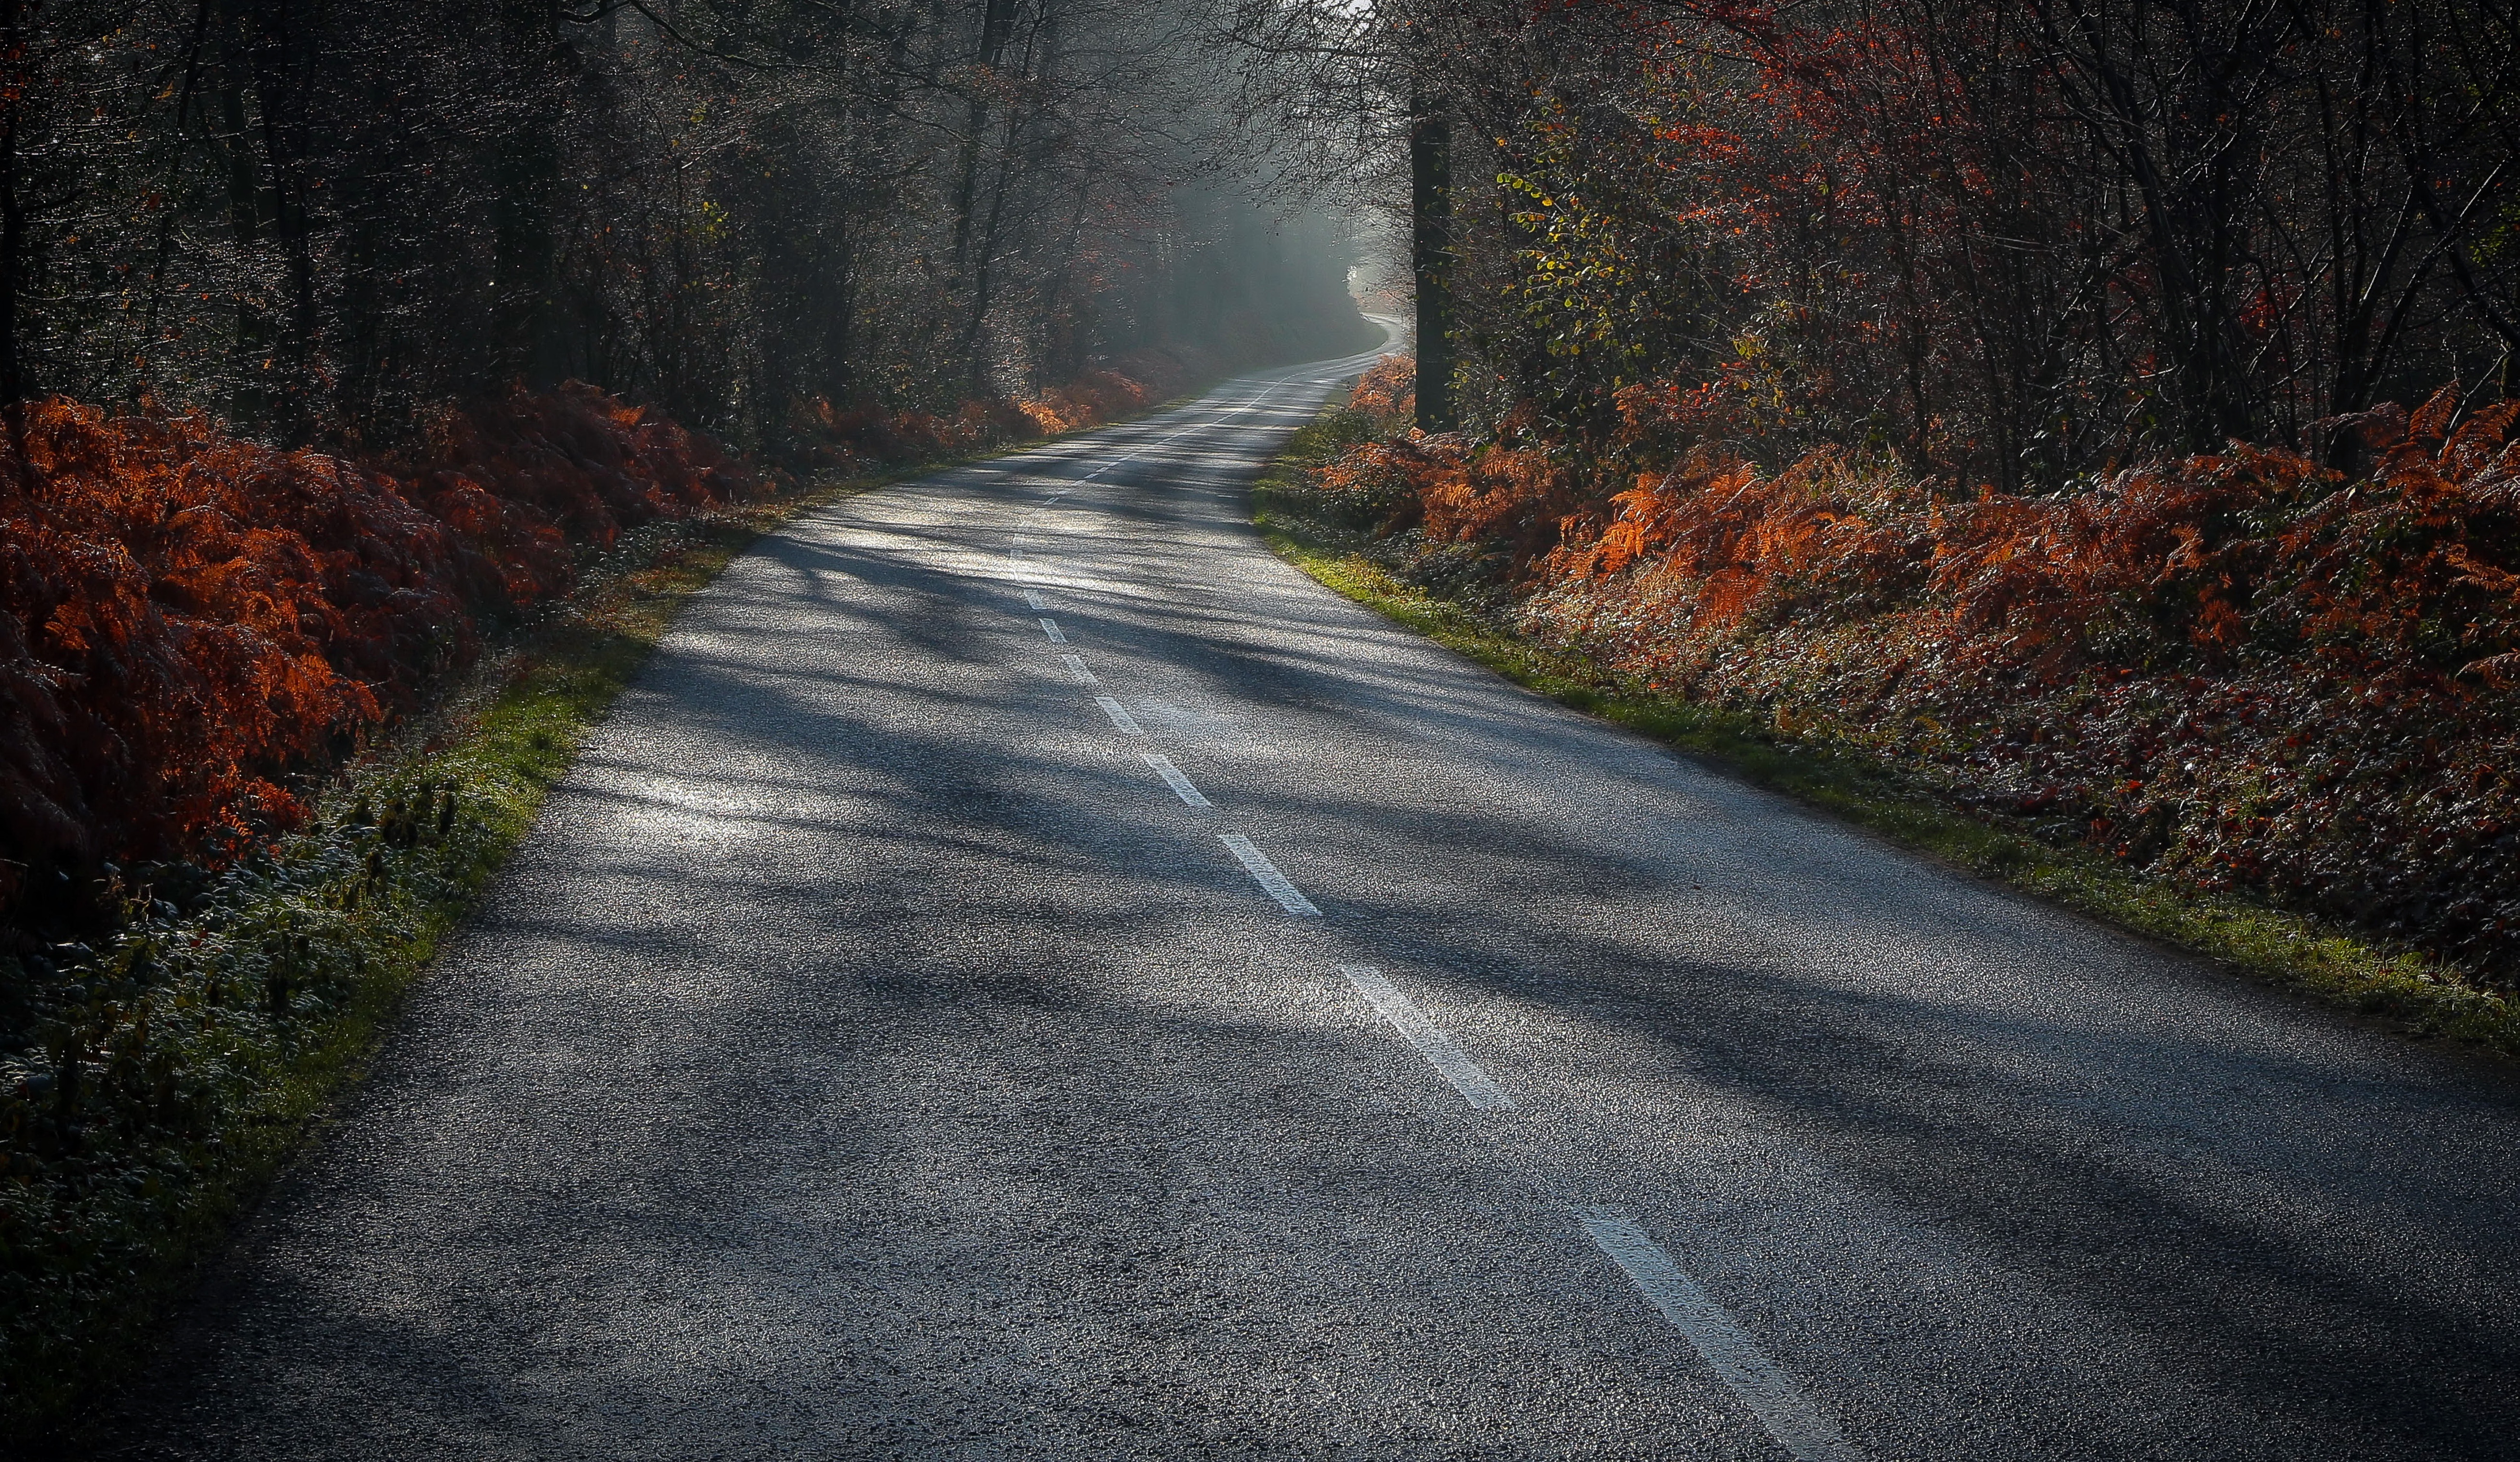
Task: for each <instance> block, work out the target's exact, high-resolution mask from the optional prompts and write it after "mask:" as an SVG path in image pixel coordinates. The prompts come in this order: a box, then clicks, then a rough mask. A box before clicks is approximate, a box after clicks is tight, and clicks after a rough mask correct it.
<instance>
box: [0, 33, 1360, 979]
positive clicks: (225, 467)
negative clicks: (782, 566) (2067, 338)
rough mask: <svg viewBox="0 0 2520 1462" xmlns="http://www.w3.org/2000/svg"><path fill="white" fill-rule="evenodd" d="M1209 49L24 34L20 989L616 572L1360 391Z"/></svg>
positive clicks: (14, 676)
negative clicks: (915, 468) (520, 631)
mask: <svg viewBox="0 0 2520 1462" xmlns="http://www.w3.org/2000/svg"><path fill="white" fill-rule="evenodd" d="M1213 39H1214V35H1213V32H1212V29H1210V28H1202V26H1201V24H1200V23H1199V19H1198V17H1197V16H1196V15H1195V14H1192V13H1176V12H1174V11H1171V10H1169V9H1166V8H1163V7H1149V6H1144V5H1138V6H1131V5H1123V4H1112V3H1106V0H1085V3H1069V0H973V3H959V0H935V3H926V0H922V3H899V4H895V3H882V0H878V3H872V4H862V3H848V4H832V3H825V0H790V3H769V4H748V5H727V4H697V3H694V4H682V5H674V4H663V5H651V4H645V3H626V4H625V3H620V0H585V3H582V4H558V3H550V0H420V3H415V4H390V5H359V4H327V3H311V0H42V3H20V0H12V3H8V4H6V5H0V67H5V69H6V72H7V75H6V84H5V86H0V407H5V416H6V420H5V426H6V431H5V433H0V456H5V457H6V458H7V459H8V460H9V463H10V467H9V470H7V471H5V472H0V525H5V526H6V529H7V532H8V538H7V541H6V543H5V544H4V545H0V606H5V608H6V609H7V611H8V616H7V622H6V623H5V624H0V915H5V916H6V919H5V925H6V929H7V932H8V937H6V938H0V945H7V946H11V947H14V948H17V949H20V950H21V951H23V950H26V949H31V948H34V947H37V946H39V945H40V944H41V943H42V942H43V941H44V940H47V939H52V938H57V937H63V936H65V935H67V934H71V933H78V932H81V930H82V929H83V927H84V926H85V925H86V924H88V923H92V922H93V917H92V916H101V915H102V913H103V912H104V911H105V910H107V909H110V908H111V907H112V896H110V893H111V886H112V879H113V878H114V877H116V876H118V875H117V874H116V873H115V872H114V871H113V870H117V869H118V870H122V872H123V874H124V875H127V876H128V880H129V881H136V882H138V883H141V884H145V883H146V882H147V881H148V880H149V878H150V877H152V876H151V875H148V874H146V873H145V872H137V871H134V870H141V869H144V868H145V867H149V866H155V865H158V864H166V863H182V862H186V861H193V862H203V861H206V862H207V863H209V864H211V865H216V864H218V863H220V862H222V861H223V860H225V859H227V858H229V857H232V856H234V855H236V854H237V853H239V852H241V851H243V850H245V849H247V848H249V847H250V846H251V845H253V844H254V842H255V840H256V839H257V838H260V837H262V836H265V835H267V834H270V833H273V832H277V831H282V830H285V829H286V828H287V827H289V826H292V825H293V824H294V822H295V821H296V820H298V819H299V818H301V817H302V816H303V814H304V812H305V810H306V808H307V806H308V805H309V803H308V801H307V799H306V793H307V791H308V789H309V787H310V786H312V785H314V783H315V782H316V781H319V780H320V778H321V776H322V775H323V774H324V773H325V772H326V770H327V769H328V768H329V767H330V766H332V765H333V764H334V763H335V762H337V759H338V757H339V756H340V755H341V754H343V753H344V752H346V751H347V750H349V749H351V748H353V747H355V746H356V745H357V744H358V742H359V741H360V740H361V738H362V737H363V736H364V734H365V732H366V731H367V730H368V729H369V728H371V727H373V726H374V725H375V724H377V723H378V722H380V721H385V720H390V719H392V718H393V717H394V716H396V715H398V714H401V713H403V712H406V711H408V710H410V709H412V708H414V707H416V706H417V705H419V704H421V703H422V702H423V701H424V700H425V699H426V698H427V695H429V694H430V693H431V691H432V687H434V686H435V685H437V684H438V683H439V682H440V681H441V680H442V679H443V677H444V675H445V673H446V672H447V671H449V670H451V669H454V668H458V667H460V666H461V665H462V664H464V663H465V662H468V661H469V660H470V659H471V657H472V655H473V653H474V652H475V651H476V650H477V648H478V646H479V644H480V643H481V640H482V633H481V631H482V630H483V629H484V628H485V627H486V626H488V625H491V624H493V623H495V622H498V621H502V620H513V619H515V618H516V617H517V615H518V614H520V613H521V612H523V611H525V610H527V609H528V608H530V607H531V606H533V605H535V604H537V603H539V602H541V601H543V600H546V599H548V598H549V597H551V596H552V595H554V594H556V593H560V592H562V591H564V590H565V589H566V587H567V586H568V584H569V582H570V581H571V577H572V571H573V567H574V565H575V562H576V558H575V556H576V555H577V554H578V553H579V552H580V551H582V550H586V549H589V548H601V547H602V546H604V545H606V544H607V543H609V542H610V541H611V540H612V537H613V535H614V534H615V533H616V532H617V531H618V530H619V529H621V528H623V527H625V526H635V525H638V524H640V523H643V522H645V521H647V520H649V519H650V518H652V517H656V516H660V515H661V516H675V515H679V514H684V513H688V512H692V511H697V510H701V509H704V508H705V507H706V506H707V505H708V504H710V503H713V502H722V501H724V500H726V499H727V498H728V497H729V496H730V495H733V496H742V495H745V494H749V493H754V492H757V491H760V490H766V488H767V486H768V485H770V484H771V482H772V481H773V480H775V479H778V478H779V477H780V476H781V475H782V474H787V475H788V476H789V477H790V478H791V479H801V478H804V477H809V476H813V475H816V474H823V475H829V474H831V473H832V472H846V471H852V470H857V469H861V468H864V467H866V466H869V465H871V464H881V463H887V462H902V461H910V460H920V459H922V458H932V457H936V456H940V455H946V454H950V453H953V452H956V451H967V450H971V449H974V448H977V447H983V446H987V445H992V444H995V443H998V442H1002V441H1006V440H1010V439H1019V438H1021V437H1024V436H1026V435H1031V434H1038V433H1040V432H1043V431H1058V430H1065V429H1068V428H1072V427H1076V426H1079V425H1087V424H1091V423H1093V422H1096V421H1099V420H1104V419H1107V418H1108V417H1109V416H1110V415H1112V414H1114V413H1116V412H1121V411H1126V410H1132V409H1136V408H1138V407H1141V406H1144V405H1146V404H1148V402H1149V401H1151V400H1153V399H1160V398H1161V397H1162V396H1164V395H1167V394H1169V393H1171V392H1172V391H1175V390H1178V389H1180V388H1184V387H1187V386H1190V385H1193V384H1195V383H1196V382H1198V381H1201V380H1205V379H1213V378H1214V377H1215V376H1216V375H1217V374H1219V373H1220V372H1221V371H1223V370H1224V369H1225V368H1226V367H1228V366H1231V365H1235V364H1238V363H1247V362H1253V361H1258V360H1263V359H1293V358H1300V357H1303V356H1306V355H1319V354H1327V353H1334V352H1336V351H1339V350H1347V349H1354V348H1356V347H1357V346H1359V345H1360V344H1362V343H1365V342H1366V340H1370V339H1371V334H1370V332H1369V331H1368V328H1367V327H1366V326H1365V325H1364V324H1363V322H1362V321H1361V320H1359V319H1358V317H1357V314H1356V307H1355V304H1354V302H1353V300H1352V299H1351V298H1350V297H1349V296H1348V294H1347V292H1346V283H1347V268H1348V264H1349V259H1350V256H1351V254H1352V253H1353V249H1352V247H1351V244H1350V237H1349V235H1350V231H1351V230H1350V225H1349V224H1348V222H1347V221H1346V220H1345V219H1343V218H1332V217H1329V216H1328V215H1326V214H1324V213H1322V212H1321V211H1319V210H1313V211H1309V212H1308V211H1305V210H1304V209H1302V208H1301V207H1298V206H1281V201H1279V200H1276V199H1273V198H1272V197H1271V196H1270V195H1268V194H1267V193H1266V192H1265V191H1264V190H1263V189H1262V188H1261V187H1260V186H1259V183H1260V180H1262V179H1264V178H1265V177H1266V176H1267V175H1268V173H1269V172H1270V170H1271V169H1272V168H1273V167H1274V166H1277V165H1278V163H1277V161H1276V160H1275V158H1276V151H1277V150H1276V148H1275V145H1274V143H1273V142H1272V141H1271V140H1270V139H1269V138H1268V137H1267V136H1266V135H1265V134H1262V133H1254V132H1252V131H1250V130H1249V129H1239V130H1238V125H1237V121H1238V119H1237V118H1236V117H1235V116H1234V115H1233V114H1232V113H1231V110H1230V109H1229V108H1228V107H1227V106H1226V105H1225V102H1224V98H1225V97H1226V96H1227V94H1228V89H1227V88H1224V87H1222V86H1220V85H1219V84H1218V82H1219V72H1218V69H1217V66H1216V61H1215V57H1216V54H1217V53H1216V52H1215V51H1214V49H1213V46H1212V45H1211V44H1210V43H1211V42H1212V41H1213ZM590 388H591V391H590ZM693 433H697V434H700V435H698V436H697V437H695V436H692V435H690V434H693ZM721 446H724V447H725V448H726V449H727V450H728V451H731V452H733V453H735V454H737V456H738V457H739V458H740V459H742V460H729V459H728V458H726V457H725V456H724V455H723V454H721V452H720V447H721ZM304 451H311V452H313V453H315V454H317V455H315V456H313V457H300V456H292V455H291V454H292V453H298V452H304ZM28 921H31V923H30V922H28ZM6 952H7V950H6V949H0V955H5V954H6Z"/></svg>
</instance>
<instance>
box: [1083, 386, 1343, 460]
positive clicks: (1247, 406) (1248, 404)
mask: <svg viewBox="0 0 2520 1462" xmlns="http://www.w3.org/2000/svg"><path fill="white" fill-rule="evenodd" d="M1294 384H1295V383H1294V382H1291V381H1281V382H1279V383H1278V384H1277V385H1276V386H1272V387H1270V388H1268V389H1267V390H1264V391H1262V392H1261V393H1260V394H1258V395H1256V396H1254V397H1252V398H1251V399H1250V400H1248V401H1245V402H1243V403H1242V404H1241V405H1239V406H1237V407H1235V408H1234V409H1233V410H1232V411H1228V412H1225V413H1224V414H1222V415H1220V416H1215V417H1211V418H1209V419H1208V420H1206V421H1203V422H1193V423H1192V424H1191V425H1189V426H1187V427H1184V428H1182V429H1181V430H1180V431H1178V432H1174V433H1170V434H1166V435H1162V436H1158V437H1156V438H1155V439H1154V440H1152V441H1150V442H1148V443H1147V444H1146V445H1145V446H1142V447H1140V448H1138V449H1137V450H1136V451H1134V452H1131V453H1130V454H1129V455H1127V456H1125V457H1114V458H1112V459H1111V460H1110V461H1108V462H1105V463H1103V464H1102V466H1101V467H1098V468H1096V469H1094V470H1093V471H1092V472H1089V473H1087V474H1086V475H1085V476H1084V477H1082V478H1079V479H1077V480H1078V481H1081V482H1090V481H1092V480H1095V479H1096V478H1099V477H1101V476H1102V475H1103V474H1104V473H1106V472H1109V471H1110V470H1111V469H1112V468H1115V467H1125V466H1127V465H1128V464H1129V463H1132V462H1135V461H1137V460H1138V459H1139V458H1140V457H1143V456H1145V455H1146V454H1147V453H1148V452H1151V451H1153V450H1154V449H1155V448H1157V447H1159V446H1162V445H1163V444H1164V443H1165V442H1167V441H1170V440H1172V439H1173V437H1175V436H1188V435H1189V434H1192V433H1193V432H1198V431H1203V430H1205V429H1207V428H1209V427H1221V426H1224V425H1225V424H1226V423H1227V422H1228V421H1230V420H1232V419H1233V418H1235V417H1238V416H1240V415H1241V414H1242V413H1244V412H1246V411H1256V410H1258V409H1259V408H1260V406H1261V404H1262V403H1264V402H1266V401H1267V400H1268V399H1269V398H1270V397H1271V396H1274V395H1276V394H1277V393H1278V390H1279V388H1281V387H1285V386H1291V385H1294Z"/></svg>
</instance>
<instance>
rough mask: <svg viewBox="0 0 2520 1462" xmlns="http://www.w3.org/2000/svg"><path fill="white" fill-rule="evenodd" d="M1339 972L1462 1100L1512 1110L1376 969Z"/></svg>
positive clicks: (1474, 1065)
mask: <svg viewBox="0 0 2520 1462" xmlns="http://www.w3.org/2000/svg"><path fill="white" fill-rule="evenodd" d="M1339 973H1340V974H1342V975H1344V976H1346V977H1347V982H1348V983H1350V984H1352V985H1355V986H1356V989H1357V993H1358V994H1361V995H1363V996H1365V998H1366V999H1368V1000H1370V1001H1372V1002H1373V1008H1374V1009H1376V1010H1378V1011H1381V1012H1382V1018H1383V1019H1384V1020H1386V1021H1389V1022H1390V1023H1391V1028H1392V1029H1394V1030H1397V1031H1399V1032H1400V1035H1401V1038H1402V1039H1404V1040H1406V1041H1408V1042H1409V1044H1411V1045H1413V1046H1416V1047H1417V1048H1418V1055H1420V1056H1423V1057H1425V1058H1426V1064H1427V1065H1428V1066H1431V1067H1433V1068H1434V1069H1435V1070H1436V1071H1437V1072H1438V1073H1440V1074H1442V1075H1443V1077H1444V1079H1445V1080H1447V1081H1450V1082H1452V1083H1453V1089H1454V1090H1455V1091H1458V1092H1460V1093H1461V1094H1462V1099H1463V1101H1465V1102H1468V1103H1469V1104H1470V1105H1471V1106H1473V1107H1476V1108H1478V1109H1479V1110H1480V1111H1482V1112H1510V1111H1512V1110H1513V1098H1511V1097H1509V1096H1507V1095H1506V1094H1505V1092H1504V1091H1503V1090H1502V1089H1501V1088H1499V1087H1498V1085H1497V1084H1496V1083H1495V1082H1494V1081H1491V1080H1489V1079H1488V1074H1487V1073H1486V1072H1483V1071H1481V1070H1479V1064H1478V1063H1477V1062H1475V1061H1472V1060H1471V1059H1470V1055H1469V1053H1468V1052H1467V1051H1464V1050H1463V1049H1462V1047H1461V1043H1460V1042H1459V1041H1456V1040H1454V1039H1453V1038H1452V1037H1451V1036H1449V1035H1447V1034H1445V1033H1444V1032H1443V1031H1441V1030H1439V1029H1437V1028H1435V1023H1434V1022H1432V1021H1430V1020H1428V1019H1426V1014H1425V1012H1423V1011H1421V1010H1419V1009H1418V1006H1417V1004H1416V1002H1414V1001H1412V1000H1411V999H1410V998H1409V997H1408V996H1407V995H1404V994H1402V993H1400V990H1399V988H1398V987H1397V986H1395V985H1394V984H1392V982H1390V981H1388V980H1386V979H1384V978H1383V975H1382V972H1381V971H1380V970H1377V969H1375V968H1374V967H1373V966H1372V965H1341V966H1339Z"/></svg>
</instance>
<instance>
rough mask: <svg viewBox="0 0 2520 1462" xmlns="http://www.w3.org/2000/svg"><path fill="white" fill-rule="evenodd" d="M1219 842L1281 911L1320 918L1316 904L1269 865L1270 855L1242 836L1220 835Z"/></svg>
mask: <svg viewBox="0 0 2520 1462" xmlns="http://www.w3.org/2000/svg"><path fill="white" fill-rule="evenodd" d="M1217 838H1218V840H1219V841H1221V842H1222V843H1224V845H1226V846H1227V847H1229V848H1231V849H1233V852H1234V856H1235V857H1236V858H1238V859H1239V860H1240V861H1241V864H1242V866H1243V867H1244V868H1245V869H1246V870H1248V871H1249V872H1250V874H1251V878H1252V881H1253V882H1254V883H1257V884H1258V885H1259V886H1260V891H1262V892H1264V893H1266V894H1268V895H1269V896H1270V897H1272V898H1274V899H1276V900H1278V906H1279V907H1280V908H1283V909H1284V910H1285V911H1286V912H1287V913H1290V914H1308V915H1311V916H1313V917H1315V918H1319V917H1320V916H1321V912H1322V911H1321V910H1320V909H1317V908H1315V907H1313V901H1312V900H1311V899H1309V898H1306V897H1305V896H1304V895H1303V894H1301V893H1298V892H1296V891H1295V886H1294V885H1293V884H1290V883H1288V882H1287V881H1286V875H1284V874H1283V873H1280V872H1279V871H1278V865H1277V864H1275V863H1272V862H1270V861H1269V855H1268V854H1267V853H1264V852H1262V851H1261V850H1260V849H1258V848H1256V847H1253V846H1252V845H1251V840H1250V839H1248V838H1245V837H1243V836H1242V835H1241V834H1240V833H1219V834H1218V835H1217Z"/></svg>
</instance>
